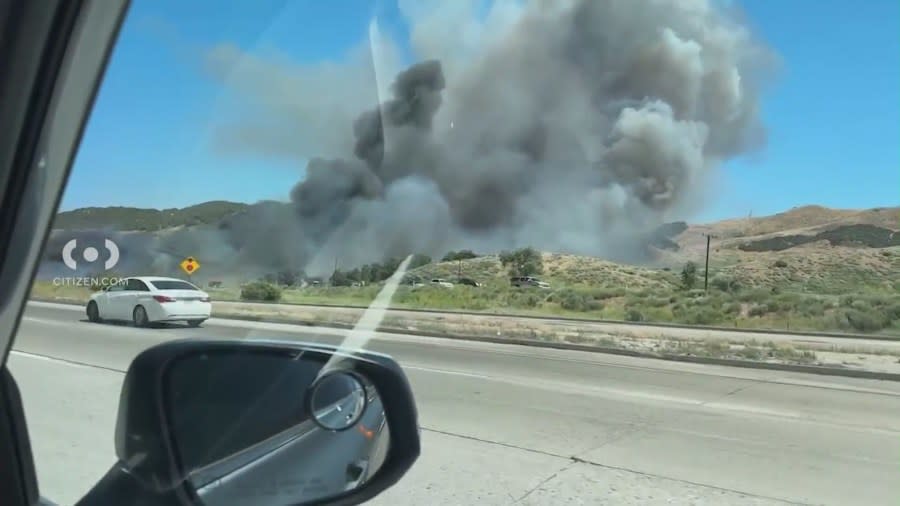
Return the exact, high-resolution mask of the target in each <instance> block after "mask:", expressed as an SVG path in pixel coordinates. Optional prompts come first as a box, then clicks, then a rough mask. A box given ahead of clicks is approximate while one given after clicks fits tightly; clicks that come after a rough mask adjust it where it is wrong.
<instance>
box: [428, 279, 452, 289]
mask: <svg viewBox="0 0 900 506" xmlns="http://www.w3.org/2000/svg"><path fill="white" fill-rule="evenodd" d="M431 284H432V285H437V286H441V287H444V288H453V283H451V282H449V281H447V280H446V279H441V278H434V279H432V280H431Z"/></svg>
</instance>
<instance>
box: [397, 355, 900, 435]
mask: <svg viewBox="0 0 900 506" xmlns="http://www.w3.org/2000/svg"><path fill="white" fill-rule="evenodd" d="M401 366H402V367H403V369H408V370H413V371H421V372H428V373H434V374H447V375H453V376H464V377H470V378H473V379H479V380H483V381H493V382H497V383H506V384H511V385H515V386H520V387H526V388H540V389H542V390H549V391H551V392H557V393H563V394H575V395H590V396H594V397H600V398H604V399H613V400H623V399H630V400H636V401H644V402H646V401H650V402H651V403H653V402H656V403H659V402H662V403H670V404H675V405H679V406H681V407H690V408H695V409H696V410H703V411H714V412H715V411H719V412H730V413H740V414H742V415H749V416H758V417H764V418H777V419H789V420H792V421H797V422H805V423H810V424H814V425H820V426H826V427H831V428H840V429H844V430H847V429H852V430H857V431H861V432H869V433H876V434H886V435H890V436H896V435H897V434H898V432H900V431H897V430H894V429H888V428H883V427H873V426H864V425H858V424H855V423H852V422H831V421H826V420H821V419H819V418H816V417H815V415H813V414H808V413H802V412H797V411H790V410H782V409H771V408H766V407H761V406H757V405H755V404H754V405H745V404H738V403H733V402H718V401H714V400H713V401H710V400H708V399H695V398H690V397H678V396H672V395H664V394H656V393H651V392H643V391H639V390H626V389H621V388H611V387H602V386H588V385H584V384H578V383H570V382H564V381H553V380H534V379H528V378H521V377H512V376H498V375H487V374H473V373H468V372H464V371H454V370H450V369H440V368H435V367H427V366H423V365H418V364H407V363H402V362H401Z"/></svg>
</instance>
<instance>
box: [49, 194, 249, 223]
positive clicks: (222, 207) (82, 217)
mask: <svg viewBox="0 0 900 506" xmlns="http://www.w3.org/2000/svg"><path fill="white" fill-rule="evenodd" d="M248 207H249V205H248V204H242V203H237V202H227V201H223V200H216V201H211V202H204V203H202V204H197V205H194V206H190V207H185V208H183V209H174V208H173V209H141V208H137V207H84V208H81V209H75V210H72V211H65V212H62V213H59V214H57V215H56V220H55V222H54V224H53V228H56V229H65V230H87V229H105V228H111V229H115V230H122V231H126V230H128V231H132V230H134V231H154V230H163V229H166V228H174V227H182V226H191V225H206V224H213V223H217V222H219V221H221V220H222V219H223V218H225V217H227V216H229V215H232V214H234V213H237V212H240V211H244V210H246V209H247V208H248Z"/></svg>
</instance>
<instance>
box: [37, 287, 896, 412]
mask: <svg viewBox="0 0 900 506" xmlns="http://www.w3.org/2000/svg"><path fill="white" fill-rule="evenodd" d="M28 304H33V305H35V306H41V307H50V308H62V309H69V310H72V309H73V308H74V310H76V311H79V312H80V311H82V310H83V309H82V308H81V307H79V306H71V305H67V304H57V303H52V302H38V301H29V302H28ZM265 316H270V317H277V316H278V315H265ZM265 316H264V317H265ZM29 318H31V319H33V321H38V320H40V323H47V324H50V325H57V326H58V325H64V326H68V325H69V323H68V322H62V323H60V322H59V321H54V322H53V323H50V322H51V320H44V319H37V318H34V317H28V316H26V317H25V319H29ZM80 323H84V322H80ZM208 323H209V324H210V325H216V326H223V327H231V328H241V329H246V330H247V331H248V332H247V335H246V336H245V339H254V338H256V336H255V335H256V334H257V333H258V332H260V331H266V330H268V331H275V332H285V333H298V334H313V333H315V334H319V335H327V336H335V337H344V336H346V335H347V334H348V330H345V329H336V328H333V327H318V326H307V325H299V324H290V323H272V322H258V321H252V320H236V319H230V318H215V317H213V318H210V319H209V320H208ZM129 330H135V329H129ZM154 332H166V331H165V330H163V329H155V330H154ZM176 335H177V334H175V333H173V334H172V336H176ZM265 337H269V336H265ZM374 340H376V341H383V342H397V343H408V344H418V345H433V346H439V347H441V348H445V349H457V350H460V351H477V352H487V353H491V354H493V355H503V356H508V357H523V358H541V359H551V360H555V361H562V362H575V363H582V364H592V365H598V366H610V367H622V368H629V369H641V370H651V371H655V372H659V373H667V374H684V373H687V374H699V375H704V376H714V377H720V378H733V379H737V380H747V381H760V382H764V383H772V384H776V385H790V386H799V387H808V388H825V389H832V390H840V391H845V392H859V393H869V394H876V395H889V396H893V397H896V396H898V394H900V392H898V391H897V390H895V389H887V388H871V387H867V386H863V385H861V384H854V383H860V382H871V381H872V380H855V379H854V378H841V379H839V380H827V379H825V378H821V379H818V378H817V379H816V380H814V379H812V378H800V377H797V376H796V375H797V374H802V373H796V374H791V373H787V372H779V371H770V370H756V369H739V368H734V367H727V366H717V365H707V364H690V363H680V362H667V361H663V360H656V359H647V358H636V357H619V356H614V355H598V354H595V353H591V352H585V351H578V350H553V349H546V348H540V349H535V348H532V347H528V346H523V345H516V344H501V343H486V342H477V341H465V340H455V339H454V340H451V339H446V338H437V337H429V336H427V335H425V336H416V335H406V334H392V333H384V332H378V333H376V334H375V336H374ZM539 353H540V355H539ZM854 380H855V381H854ZM844 381H847V383H845V382H844Z"/></svg>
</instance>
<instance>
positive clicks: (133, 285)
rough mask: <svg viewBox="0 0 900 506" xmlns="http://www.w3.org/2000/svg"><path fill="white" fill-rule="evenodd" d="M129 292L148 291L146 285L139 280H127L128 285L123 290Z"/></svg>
mask: <svg viewBox="0 0 900 506" xmlns="http://www.w3.org/2000/svg"><path fill="white" fill-rule="evenodd" d="M125 289H126V290H128V291H130V292H146V291H149V289H148V288H147V284H146V283H144V282H143V281H141V280H140V279H129V280H128V284H127V286H126V288H125Z"/></svg>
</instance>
